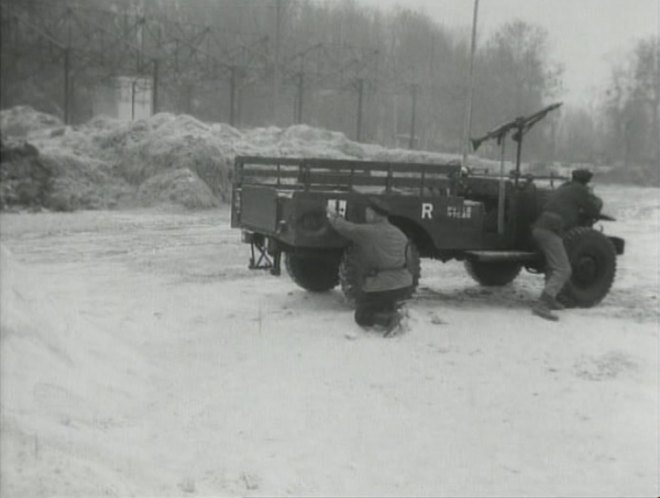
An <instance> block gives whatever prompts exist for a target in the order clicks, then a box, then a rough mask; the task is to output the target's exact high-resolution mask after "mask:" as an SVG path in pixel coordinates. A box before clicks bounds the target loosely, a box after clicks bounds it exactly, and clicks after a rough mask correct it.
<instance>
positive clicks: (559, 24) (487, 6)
mask: <svg viewBox="0 0 660 498" xmlns="http://www.w3.org/2000/svg"><path fill="white" fill-rule="evenodd" d="M357 1H358V2H359V3H363V4H369V5H377V6H381V7H383V8H389V7H391V6H394V5H403V6H405V7H408V8H413V9H424V10H425V11H426V12H427V13H428V14H429V15H430V16H431V17H432V18H433V19H435V20H437V21H438V22H441V23H443V24H445V25H447V26H450V27H459V26H461V25H463V26H465V27H466V28H469V27H470V26H471V23H472V12H473V6H474V0H405V1H402V0H357ZM515 18H519V19H522V20H524V21H528V22H530V23H534V24H538V25H541V26H543V27H545V28H546V29H547V30H548V34H549V42H550V50H551V56H552V58H553V59H554V60H556V61H558V62H561V63H562V64H563V65H564V67H565V73H564V84H565V86H566V94H565V96H564V100H565V101H566V102H568V103H576V104H587V103H588V102H589V101H590V99H591V96H593V95H594V93H595V91H596V90H598V89H599V88H601V87H602V85H603V81H604V80H605V79H607V78H608V75H609V68H610V67H611V62H612V61H613V60H615V59H617V58H618V59H620V58H624V57H625V55H626V53H627V49H630V48H631V47H632V46H634V44H635V41H636V40H638V39H639V38H641V37H645V36H649V35H655V36H660V0H480V2H479V21H478V27H479V33H480V35H479V37H480V40H481V41H484V40H485V39H486V38H487V36H488V34H489V33H492V31H493V30H494V29H496V28H497V27H498V26H500V25H502V24H503V23H505V22H507V21H511V20H513V19H515Z"/></svg>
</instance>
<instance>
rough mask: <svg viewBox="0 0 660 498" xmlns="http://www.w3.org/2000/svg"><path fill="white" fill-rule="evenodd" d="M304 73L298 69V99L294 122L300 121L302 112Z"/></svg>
mask: <svg viewBox="0 0 660 498" xmlns="http://www.w3.org/2000/svg"><path fill="white" fill-rule="evenodd" d="M304 77H305V76H304V73H303V72H302V71H300V72H299V73H298V101H297V102H296V104H297V106H296V123H298V124H300V123H302V112H303V92H304V91H305V90H304V89H305V86H304Z"/></svg>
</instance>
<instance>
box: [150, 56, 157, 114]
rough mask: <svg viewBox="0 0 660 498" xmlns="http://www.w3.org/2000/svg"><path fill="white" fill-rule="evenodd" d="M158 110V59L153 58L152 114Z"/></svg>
mask: <svg viewBox="0 0 660 498" xmlns="http://www.w3.org/2000/svg"><path fill="white" fill-rule="evenodd" d="M157 112H158V59H154V60H153V74H152V79H151V114H152V115H153V114H156V113H157Z"/></svg>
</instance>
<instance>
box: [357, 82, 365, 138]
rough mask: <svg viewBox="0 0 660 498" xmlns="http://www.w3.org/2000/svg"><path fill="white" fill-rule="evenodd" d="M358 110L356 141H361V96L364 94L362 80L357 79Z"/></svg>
mask: <svg viewBox="0 0 660 498" xmlns="http://www.w3.org/2000/svg"><path fill="white" fill-rule="evenodd" d="M357 81H358V109H357V133H356V140H357V141H358V142H359V141H360V140H362V95H363V93H364V79H363V78H358V80H357Z"/></svg>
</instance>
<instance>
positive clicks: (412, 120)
mask: <svg viewBox="0 0 660 498" xmlns="http://www.w3.org/2000/svg"><path fill="white" fill-rule="evenodd" d="M411 94H412V114H411V117H410V142H409V143H408V148H409V149H414V148H415V118H416V112H417V85H416V84H413V85H412V88H411Z"/></svg>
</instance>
